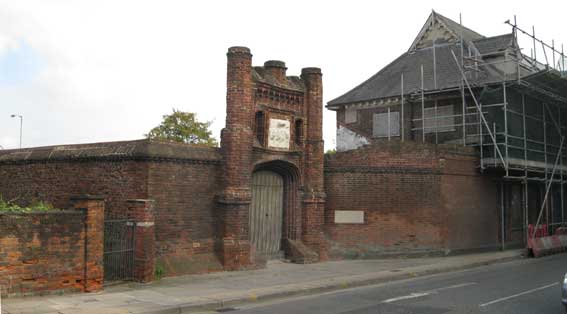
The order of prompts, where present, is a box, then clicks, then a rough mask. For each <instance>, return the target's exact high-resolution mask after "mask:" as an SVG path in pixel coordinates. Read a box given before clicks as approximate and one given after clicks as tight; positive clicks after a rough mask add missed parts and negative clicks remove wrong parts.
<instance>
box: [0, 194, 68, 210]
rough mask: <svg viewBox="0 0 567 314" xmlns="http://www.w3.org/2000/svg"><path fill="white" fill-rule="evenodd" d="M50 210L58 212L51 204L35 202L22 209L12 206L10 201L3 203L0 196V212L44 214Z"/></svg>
mask: <svg viewBox="0 0 567 314" xmlns="http://www.w3.org/2000/svg"><path fill="white" fill-rule="evenodd" d="M50 210H58V209H56V208H53V206H52V205H51V204H48V203H45V202H35V203H33V204H32V205H30V206H28V207H22V206H19V205H17V204H14V203H12V202H10V201H5V200H4V199H3V198H2V196H0V212H16V213H26V212H38V211H39V212H45V211H50Z"/></svg>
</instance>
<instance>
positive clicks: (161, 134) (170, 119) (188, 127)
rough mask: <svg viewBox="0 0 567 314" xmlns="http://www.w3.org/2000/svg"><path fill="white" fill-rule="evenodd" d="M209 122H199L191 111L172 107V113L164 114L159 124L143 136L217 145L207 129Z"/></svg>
mask: <svg viewBox="0 0 567 314" xmlns="http://www.w3.org/2000/svg"><path fill="white" fill-rule="evenodd" d="M211 123H212V122H211V121H207V122H199V121H198V120H197V118H196V116H195V114H194V113H192V112H183V111H179V110H177V109H173V113H172V114H169V115H164V116H163V121H162V122H161V124H160V125H159V126H156V127H155V128H153V129H151V130H150V132H149V133H148V134H145V136H146V137H147V138H149V139H158V140H166V141H172V142H179V143H187V144H201V145H206V146H217V140H216V139H215V138H214V137H213V136H212V132H211V131H210V130H209V127H210V126H211Z"/></svg>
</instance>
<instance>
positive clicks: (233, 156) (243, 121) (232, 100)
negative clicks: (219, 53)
mask: <svg viewBox="0 0 567 314" xmlns="http://www.w3.org/2000/svg"><path fill="white" fill-rule="evenodd" d="M227 58H228V67H227V92H226V104H227V108H226V127H225V128H224V129H223V130H222V133H221V149H222V153H223V168H224V169H223V170H224V171H223V190H222V192H221V193H220V194H219V196H218V199H217V201H218V209H217V211H218V212H217V217H218V224H217V226H218V231H217V238H218V240H217V254H218V255H219V258H220V260H221V262H222V263H223V265H224V267H225V268H226V269H229V270H230V269H240V268H245V267H246V266H247V265H248V264H250V244H249V241H248V209H249V205H250V200H251V192H250V179H251V175H252V168H251V167H252V159H251V156H252V145H253V138H254V136H253V132H252V125H253V123H252V121H253V120H252V119H253V116H254V102H253V97H254V88H253V87H254V85H253V81H252V54H251V53H250V49H248V48H246V47H231V48H229V49H228V53H227Z"/></svg>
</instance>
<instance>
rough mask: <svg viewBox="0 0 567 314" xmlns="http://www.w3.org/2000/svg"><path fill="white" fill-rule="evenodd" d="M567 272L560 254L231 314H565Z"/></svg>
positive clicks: (243, 307)
mask: <svg viewBox="0 0 567 314" xmlns="http://www.w3.org/2000/svg"><path fill="white" fill-rule="evenodd" d="M566 272H567V254H559V255H554V256H548V257H544V258H538V259H521V260H513V261H509V262H504V263H496V264H492V265H488V266H485V267H477V268H471V269H467V270H462V271H455V272H448V273H442V274H435V275H429V276H422V277H416V278H412V279H405V280H398V281H394V282H386V283H381V284H376V285H371V286H364V287H356V288H350V289H345V290H340V291H333V292H325V293H319V294H315V295H309V296H296V297H289V298H284V299H278V300H269V301H265V302H248V303H242V304H238V305H236V306H235V307H234V308H233V309H232V311H231V312H230V313H231V314H232V313H234V314H280V313H281V314H288V313H294V314H304V313H305V314H370V313H372V314H377V313H379V314H453V313H455V314H463V313H483V314H486V313H494V314H496V313H498V314H500V313H512V314H534V313H537V314H559V313H565V308H564V307H563V305H562V304H561V283H562V282H563V278H564V274H565V273H566ZM200 313H201V314H204V313H215V312H212V311H209V312H200ZM216 313H218V312H216Z"/></svg>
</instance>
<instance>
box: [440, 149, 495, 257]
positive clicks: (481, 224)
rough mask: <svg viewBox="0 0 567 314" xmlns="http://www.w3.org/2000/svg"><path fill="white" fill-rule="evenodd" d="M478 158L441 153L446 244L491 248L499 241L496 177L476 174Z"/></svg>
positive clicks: (456, 246)
mask: <svg viewBox="0 0 567 314" xmlns="http://www.w3.org/2000/svg"><path fill="white" fill-rule="evenodd" d="M477 163H478V159H476V158H471V157H466V156H458V155H452V156H444V169H443V173H444V174H443V175H442V176H441V191H442V192H441V196H442V199H441V201H442V203H441V204H442V205H443V206H444V210H445V211H446V213H447V225H448V228H447V230H448V234H447V238H446V247H447V248H448V249H450V250H457V251H458V250H470V249H490V248H496V247H498V245H499V233H500V231H499V228H500V227H499V226H500V225H499V224H500V218H499V212H500V207H499V202H498V187H497V183H496V181H495V178H493V177H490V176H488V175H479V172H478V169H477V168H476V165H477Z"/></svg>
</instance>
